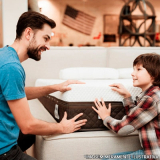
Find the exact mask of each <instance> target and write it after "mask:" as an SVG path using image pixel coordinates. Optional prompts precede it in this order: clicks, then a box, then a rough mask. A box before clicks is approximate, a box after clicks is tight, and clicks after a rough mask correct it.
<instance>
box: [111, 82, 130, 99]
mask: <svg viewBox="0 0 160 160" xmlns="http://www.w3.org/2000/svg"><path fill="white" fill-rule="evenodd" d="M109 86H110V87H113V88H112V90H113V91H116V92H118V93H119V94H120V95H122V96H123V97H124V98H128V97H131V94H130V93H129V92H128V91H127V89H126V88H125V87H124V86H123V85H122V84H120V83H114V84H111V85H109Z"/></svg>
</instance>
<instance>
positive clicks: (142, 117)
mask: <svg viewBox="0 0 160 160" xmlns="http://www.w3.org/2000/svg"><path fill="white" fill-rule="evenodd" d="M131 104H132V103H131ZM156 105H157V104H156V102H155V101H154V100H153V98H152V97H149V96H144V97H143V98H142V99H141V101H140V102H139V103H138V105H137V106H135V107H134V108H132V109H131V110H130V112H129V113H128V115H125V116H124V117H123V119H122V120H116V119H114V118H112V117H110V116H108V117H106V118H105V119H104V121H103V123H104V125H105V126H106V127H108V128H109V129H110V130H112V131H113V132H115V133H117V134H119V135H128V134H130V133H132V132H133V131H135V130H137V129H139V128H141V127H142V126H144V125H145V124H147V123H148V122H150V121H151V120H152V119H154V118H155V117H156V116H157V115H158V109H157V106H156Z"/></svg>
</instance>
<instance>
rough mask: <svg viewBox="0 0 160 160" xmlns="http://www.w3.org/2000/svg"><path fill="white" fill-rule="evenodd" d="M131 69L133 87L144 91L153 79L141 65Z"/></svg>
mask: <svg viewBox="0 0 160 160" xmlns="http://www.w3.org/2000/svg"><path fill="white" fill-rule="evenodd" d="M133 69H134V70H133V73H132V74H131V75H132V79H133V86H134V87H140V88H141V89H142V91H145V90H146V89H148V88H149V87H150V86H151V85H152V83H153V78H152V77H151V76H150V74H149V73H148V71H147V70H146V69H145V68H144V67H143V66H142V65H141V64H138V65H136V66H134V67H133Z"/></svg>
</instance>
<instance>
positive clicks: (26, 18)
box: [16, 11, 56, 39]
mask: <svg viewBox="0 0 160 160" xmlns="http://www.w3.org/2000/svg"><path fill="white" fill-rule="evenodd" d="M44 24H48V25H49V26H50V27H51V28H54V27H56V23H55V22H54V21H53V20H52V19H50V18H48V17H47V16H45V15H43V14H40V13H38V12H34V11H29V12H24V13H23V14H22V15H21V16H20V17H19V20H18V22H17V28H16V39H20V38H21V36H22V33H23V31H24V30H25V29H26V28H27V27H30V28H31V29H33V30H36V29H42V28H43V26H44Z"/></svg>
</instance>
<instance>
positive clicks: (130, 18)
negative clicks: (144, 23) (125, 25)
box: [121, 15, 156, 20]
mask: <svg viewBox="0 0 160 160" xmlns="http://www.w3.org/2000/svg"><path fill="white" fill-rule="evenodd" d="M155 17H156V16H155V15H154V16H153V15H146V16H145V15H122V16H121V18H122V19H128V20H143V19H145V18H146V19H152V18H155Z"/></svg>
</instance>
